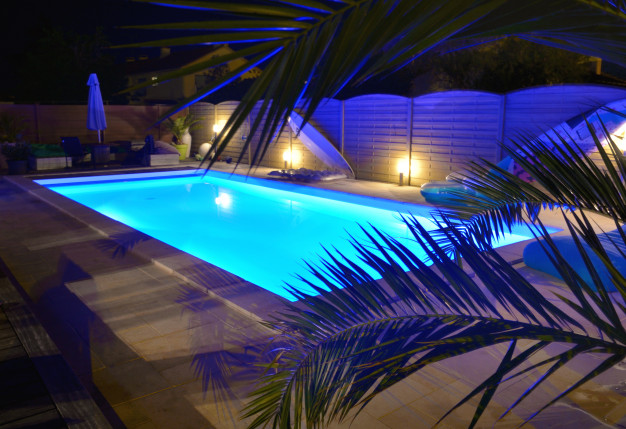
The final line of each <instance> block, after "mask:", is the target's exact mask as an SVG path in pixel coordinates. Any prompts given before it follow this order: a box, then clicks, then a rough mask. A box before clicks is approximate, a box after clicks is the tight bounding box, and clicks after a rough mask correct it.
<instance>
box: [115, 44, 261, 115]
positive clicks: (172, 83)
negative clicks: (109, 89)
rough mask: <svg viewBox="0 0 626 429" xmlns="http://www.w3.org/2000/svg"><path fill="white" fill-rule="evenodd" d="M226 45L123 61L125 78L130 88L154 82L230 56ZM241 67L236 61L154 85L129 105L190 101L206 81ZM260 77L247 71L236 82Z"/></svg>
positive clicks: (256, 70) (138, 93)
mask: <svg viewBox="0 0 626 429" xmlns="http://www.w3.org/2000/svg"><path fill="white" fill-rule="evenodd" d="M232 52H233V50H232V49H231V48H230V47H228V45H218V46H214V45H207V46H201V47H196V48H191V49H184V50H176V51H174V50H172V49H170V48H161V50H160V55H159V57H158V58H157V57H155V58H150V57H148V56H140V57H130V58H127V59H126V74H127V77H128V82H129V85H130V86H134V85H137V84H140V83H143V82H146V81H156V80H157V79H158V77H159V76H162V75H163V74H165V73H168V72H171V71H175V70H180V69H181V68H184V67H189V66H191V65H194V64H198V63H200V62H202V61H207V60H208V59H210V58H212V57H215V56H222V55H227V54H230V53H232ZM244 63H245V60H244V59H237V60H233V61H230V62H228V63H227V64H225V65H223V66H220V67H218V68H217V69H214V70H211V71H209V70H206V69H204V70H201V71H198V72H197V73H195V74H193V75H188V76H183V77H180V78H176V79H172V80H169V81H167V82H162V83H154V84H153V85H150V86H147V87H145V88H142V89H140V90H138V91H134V92H133V93H131V97H130V104H170V103H172V102H174V101H177V100H182V99H184V98H187V97H190V96H192V95H193V94H195V93H196V92H197V91H198V90H199V89H201V88H204V87H205V86H206V85H207V84H208V83H209V82H210V81H212V80H214V79H216V78H218V77H219V76H221V75H222V74H224V73H226V72H228V71H230V70H234V69H235V68H237V67H240V66H241V65H243V64H244ZM260 74H261V70H260V69H259V68H257V67H255V68H253V69H251V70H249V71H248V72H247V73H246V74H244V75H243V76H242V77H241V78H240V79H242V80H248V79H254V78H256V77H257V76H259V75H260Z"/></svg>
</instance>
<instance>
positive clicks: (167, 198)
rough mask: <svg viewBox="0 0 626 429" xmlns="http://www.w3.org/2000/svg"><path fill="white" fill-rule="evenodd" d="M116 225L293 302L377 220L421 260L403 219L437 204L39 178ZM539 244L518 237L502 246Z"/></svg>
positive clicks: (167, 179)
mask: <svg viewBox="0 0 626 429" xmlns="http://www.w3.org/2000/svg"><path fill="white" fill-rule="evenodd" d="M35 182H36V183H38V184H40V185H43V186H46V187H48V188H49V189H51V190H53V191H55V192H57V193H59V194H61V195H64V196H65V197H67V198H70V199H72V200H74V201H77V202H79V203H81V204H83V205H85V206H87V207H90V208H91V209H94V210H96V211H98V212H100V213H102V214H104V215H106V216H108V217H110V218H112V219H115V220H117V221H119V222H122V223H124V224H126V225H128V226H130V227H132V228H134V229H136V230H138V231H141V232H143V233H145V234H147V235H150V236H152V237H154V238H156V239H158V240H161V241H163V242H165V243H167V244H169V245H171V246H174V247H176V248H178V249H180V250H182V251H184V252H187V253H189V254H192V255H194V256H196V257H198V258H200V259H202V260H204V261H207V262H209V263H211V264H213V265H216V266H218V267H220V268H222V269H224V270H226V271H229V272H231V273H233V274H236V275H237V276H239V277H241V278H243V279H245V280H247V281H250V282H252V283H254V284H256V285H258V286H261V287H263V288H264V289H266V290H268V291H271V292H273V293H276V294H278V295H281V296H283V297H285V298H287V299H290V300H293V297H292V296H291V295H290V294H289V293H288V292H287V291H285V290H284V288H283V285H284V283H283V282H284V281H287V282H290V283H292V284H293V283H294V282H293V280H294V278H293V275H294V274H295V273H297V274H300V275H302V276H303V277H309V276H310V275H309V274H308V272H307V270H306V268H305V265H304V263H303V260H313V261H316V260H317V259H318V255H321V254H322V253H323V248H322V246H325V247H327V248H336V249H337V250H339V251H341V252H342V253H344V254H345V255H347V256H348V257H353V258H352V259H354V260H356V259H357V258H356V257H355V255H356V252H355V250H354V249H353V247H352V246H351V245H350V244H349V242H348V237H349V235H352V236H354V237H356V238H359V237H362V236H363V233H362V231H361V230H360V227H359V224H361V225H367V224H368V223H371V224H372V225H375V226H376V227H377V228H379V229H381V230H383V231H385V232H387V233H389V234H391V235H392V236H394V237H396V238H399V239H401V240H402V241H403V242H404V244H406V245H407V246H408V247H410V248H412V249H413V250H414V251H415V252H416V253H417V254H418V255H419V254H420V253H421V251H420V249H419V248H418V247H417V246H416V245H414V244H412V242H411V240H410V239H409V238H410V237H409V235H410V232H409V231H408V228H407V227H406V225H405V224H404V223H403V222H402V221H401V220H400V219H399V213H404V214H407V213H410V214H412V215H414V216H416V217H417V218H419V219H420V222H421V223H422V224H423V225H424V226H425V227H426V228H427V229H432V228H434V224H433V223H432V222H431V221H430V220H429V217H430V214H429V211H430V208H429V207H426V206H420V205H416V204H406V203H399V202H395V201H389V200H382V199H378V198H372V197H365V196H360V195H353V194H347V193H342V192H336V191H329V190H324V189H319V188H313V187H308V186H299V185H295V184H291V183H283V182H276V181H270V180H264V179H257V178H253V177H245V176H240V175H231V174H228V173H222V172H217V171H209V172H208V173H206V174H204V172H189V171H175V172H160V173H140V174H123V175H111V176H93V177H80V178H62V179H44V180H35ZM528 238H530V234H529V233H528V232H527V231H522V230H520V231H516V232H515V233H514V234H510V235H509V236H508V237H506V239H504V240H500V242H499V243H498V245H500V246H502V245H505V244H510V243H514V242H517V241H521V240H526V239H528Z"/></svg>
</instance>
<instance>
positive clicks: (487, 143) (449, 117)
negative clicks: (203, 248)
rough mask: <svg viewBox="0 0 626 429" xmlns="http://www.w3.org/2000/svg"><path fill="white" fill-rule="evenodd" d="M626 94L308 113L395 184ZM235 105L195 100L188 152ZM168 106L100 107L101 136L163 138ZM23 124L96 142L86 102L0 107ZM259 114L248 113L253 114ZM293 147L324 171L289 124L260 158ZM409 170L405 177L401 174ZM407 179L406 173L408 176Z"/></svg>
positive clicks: (396, 103) (371, 104) (451, 94)
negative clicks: (103, 118)
mask: <svg viewBox="0 0 626 429" xmlns="http://www.w3.org/2000/svg"><path fill="white" fill-rule="evenodd" d="M625 98H626V89H623V88H615V87H609V86H603V85H558V86H545V87H536V88H529V89H524V90H519V91H514V92H510V93H507V94H503V95H501V94H493V93H488V92H481V91H446V92H438V93H432V94H427V95H423V96H419V97H415V98H406V97H401V96H393V95H367V96H361V97H355V98H352V99H349V100H343V101H340V100H334V99H328V100H325V102H324V103H323V104H322V105H321V106H320V108H319V109H318V110H317V111H316V113H315V114H314V115H313V118H312V124H313V125H314V126H316V127H317V128H318V129H319V130H320V131H321V132H322V133H323V134H324V135H325V136H326V137H327V138H328V139H329V140H330V141H331V142H332V143H333V144H335V146H336V147H337V149H338V150H339V151H340V152H341V153H342V154H343V155H344V157H345V158H346V160H347V161H348V162H349V163H350V165H351V166H352V168H353V170H354V171H355V173H356V177H357V178H358V179H365V180H377V181H382V182H392V183H393V182H397V181H398V173H399V165H401V164H404V165H407V164H409V162H410V164H409V165H410V178H409V180H410V184H411V185H415V186H419V185H421V184H422V183H425V182H429V181H432V180H442V179H444V178H445V177H446V176H447V175H448V174H450V173H451V172H454V171H458V170H460V169H462V168H463V166H464V165H465V164H466V163H467V162H468V161H470V160H475V159H477V158H484V159H487V160H489V161H492V162H498V161H499V160H500V159H501V158H502V157H503V150H502V148H501V146H500V143H499V142H505V143H506V142H507V141H508V140H509V139H511V138H515V137H516V136H518V135H519V134H529V135H539V134H541V133H543V132H545V131H547V130H548V129H550V128H554V127H556V126H558V125H559V124H560V123H562V122H564V121H566V120H568V119H570V118H572V117H574V116H576V115H579V114H581V113H584V112H586V111H588V110H591V109H594V108H598V107H600V106H602V105H605V104H607V103H610V102H612V101H616V100H621V99H625ZM237 104H238V102H236V101H228V102H223V103H219V104H217V105H213V104H209V103H196V104H195V105H193V106H191V107H190V108H189V111H190V112H191V113H192V114H194V115H195V116H196V117H198V118H200V119H201V122H200V124H201V126H200V127H199V128H198V129H196V130H194V131H192V136H193V143H192V153H193V152H196V151H197V150H198V147H199V145H200V144H202V143H204V142H208V141H211V138H212V137H213V125H214V124H218V123H220V122H225V121H226V120H227V119H228V118H229V117H230V115H231V113H232V112H233V111H234V109H235V108H236V106H237ZM167 109H168V106H110V105H109V106H105V112H106V115H107V124H108V127H107V130H106V133H105V138H106V140H107V141H114V140H134V139H143V138H144V137H145V135H146V134H149V133H150V134H153V135H154V136H155V138H156V139H161V140H166V141H169V140H170V139H171V135H170V134H167V133H166V132H165V130H163V129H162V127H152V128H151V126H152V124H154V123H155V122H156V120H157V118H158V117H159V116H160V115H162V114H163V113H164V112H166V111H167ZM2 111H11V112H15V113H17V114H19V115H21V116H23V117H24V118H26V120H27V121H28V125H29V128H28V132H27V134H26V136H25V137H26V139H27V140H29V141H31V142H44V143H46V142H58V141H59V138H60V136H63V135H75V136H78V137H80V138H81V139H82V140H85V141H94V140H95V139H96V138H97V137H96V132H95V131H89V130H87V129H86V126H85V123H86V118H87V108H86V106H40V105H8V104H7V105H0V112H2ZM255 115H256V111H253V113H252V115H251V116H252V117H251V118H250V120H253V118H254V117H255ZM248 132H249V123H248V124H246V126H244V127H242V129H240V130H239V131H238V134H237V136H236V137H235V139H233V140H232V141H231V142H230V143H229V147H228V148H227V150H226V151H225V152H224V154H223V156H224V157H227V156H230V157H232V158H233V159H234V160H237V159H238V157H239V155H240V153H241V150H242V148H243V147H244V145H245V143H246V141H247V139H248V138H249V136H248V135H247V134H248ZM255 148H256V142H255V141H254V139H253V140H252V141H251V142H250V145H249V148H248V150H247V151H246V152H245V153H244V155H243V158H242V159H241V161H242V162H244V163H247V162H248V160H249V158H250V156H251V153H252V151H254V150H255ZM288 149H291V151H292V155H293V158H292V162H291V163H290V164H289V165H288V167H293V168H300V167H305V168H311V169H317V170H319V169H324V168H325V166H324V165H323V163H322V162H321V161H320V160H318V159H317V158H316V157H315V156H314V155H313V154H311V152H309V151H308V150H307V149H306V147H304V145H303V144H302V143H301V142H300V141H299V140H298V139H297V137H296V136H295V135H294V133H292V132H291V130H290V129H289V127H288V126H287V127H285V128H284V130H283V133H282V134H281V136H280V137H279V138H278V139H277V140H276V141H275V142H274V143H273V144H272V146H271V148H270V150H269V151H268V153H267V154H266V156H265V159H264V160H263V163H262V165H263V166H266V167H271V168H283V167H284V161H283V152H284V151H286V150H288ZM405 177H406V176H405ZM405 183H406V179H405Z"/></svg>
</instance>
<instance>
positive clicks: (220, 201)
mask: <svg viewBox="0 0 626 429" xmlns="http://www.w3.org/2000/svg"><path fill="white" fill-rule="evenodd" d="M231 201H232V200H231V198H230V195H229V194H226V193H223V192H222V193H221V194H219V195H218V196H217V197H215V204H217V205H218V206H220V207H223V208H225V209H227V208H229V207H230V204H231Z"/></svg>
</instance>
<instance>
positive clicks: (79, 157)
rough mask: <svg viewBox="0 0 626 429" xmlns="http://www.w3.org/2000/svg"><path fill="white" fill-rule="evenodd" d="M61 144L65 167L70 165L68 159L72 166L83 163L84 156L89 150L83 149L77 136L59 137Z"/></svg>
mask: <svg viewBox="0 0 626 429" xmlns="http://www.w3.org/2000/svg"><path fill="white" fill-rule="evenodd" d="M61 146H62V147H63V152H65V168H69V167H70V165H68V164H69V163H68V159H71V160H72V165H73V166H74V165H77V164H83V163H85V156H86V155H87V154H88V153H89V152H87V151H85V149H84V148H83V145H81V144H80V140H78V137H61ZM92 160H93V157H92Z"/></svg>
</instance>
